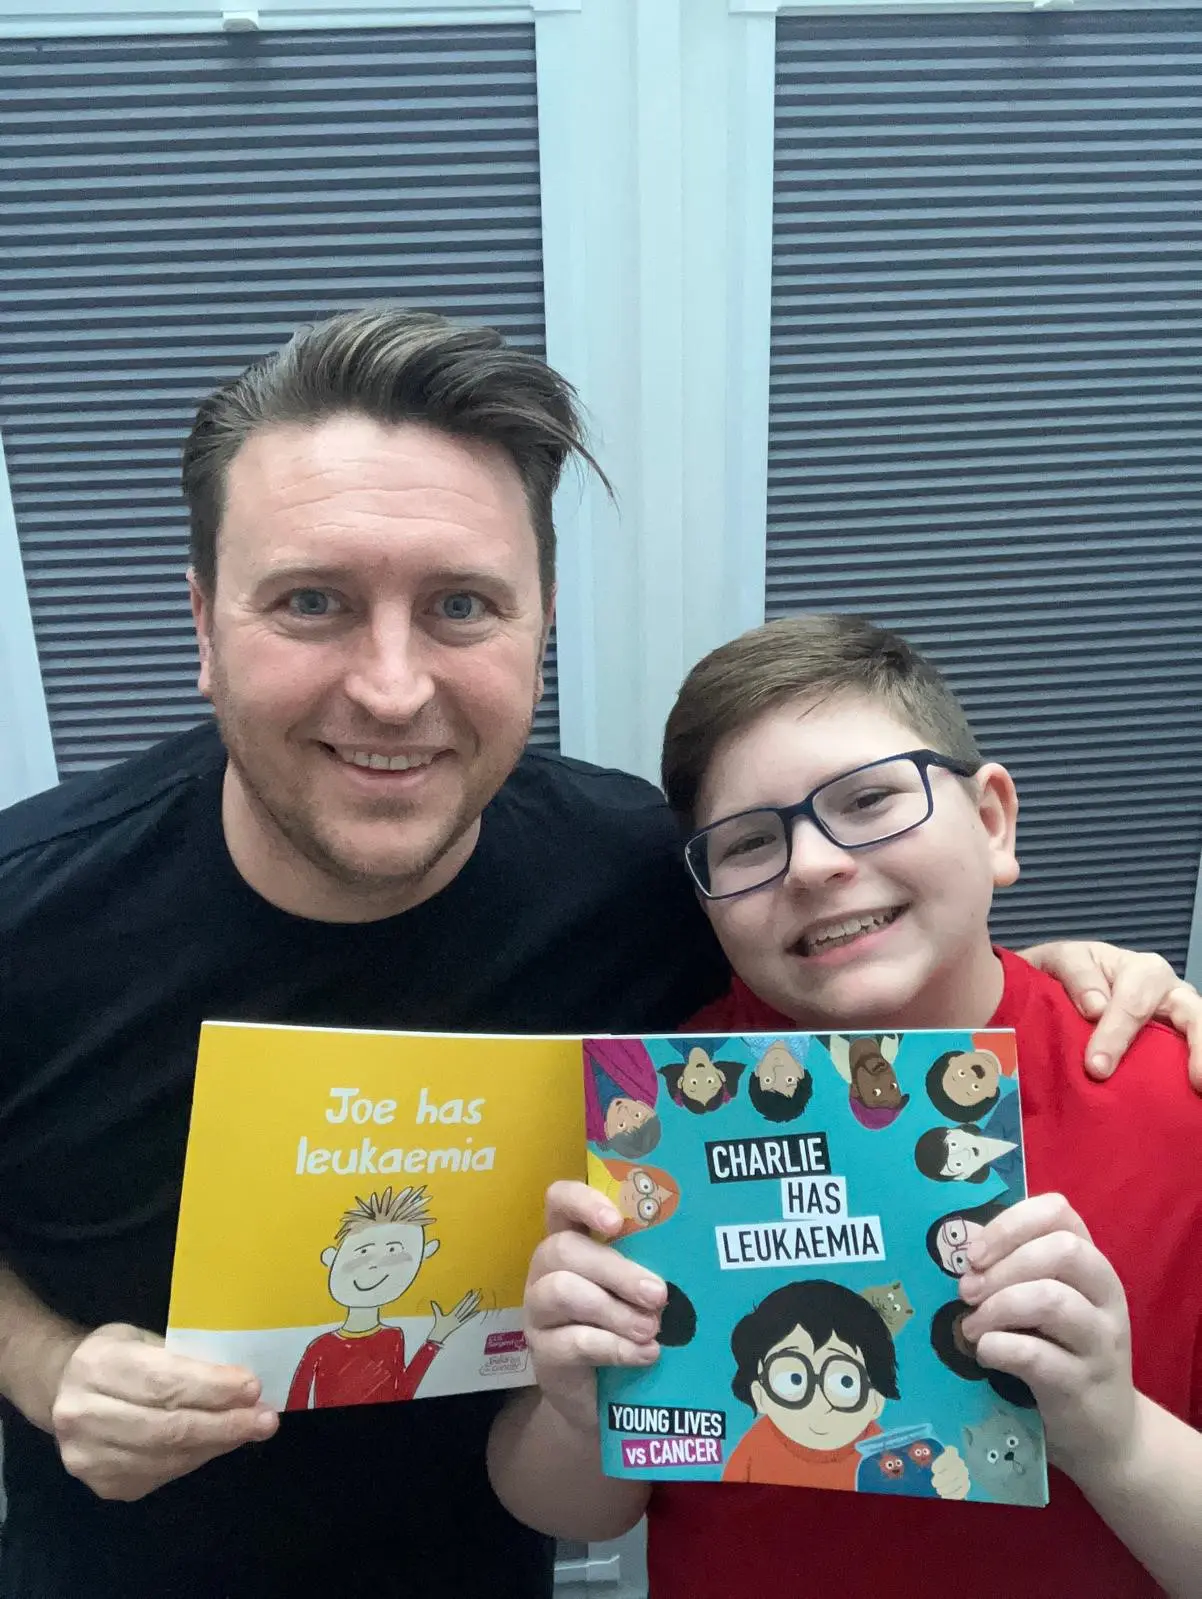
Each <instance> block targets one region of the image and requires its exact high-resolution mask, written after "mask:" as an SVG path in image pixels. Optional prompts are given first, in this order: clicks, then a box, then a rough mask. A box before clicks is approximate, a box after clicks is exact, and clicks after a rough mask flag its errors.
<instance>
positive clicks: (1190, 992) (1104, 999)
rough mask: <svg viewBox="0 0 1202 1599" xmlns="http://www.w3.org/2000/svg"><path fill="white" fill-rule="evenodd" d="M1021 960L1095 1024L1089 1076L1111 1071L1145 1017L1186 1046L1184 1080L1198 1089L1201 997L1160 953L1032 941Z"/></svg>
mask: <svg viewBox="0 0 1202 1599" xmlns="http://www.w3.org/2000/svg"><path fill="white" fill-rule="evenodd" d="M1022 955H1023V957H1024V959H1026V960H1029V961H1030V962H1031V964H1032V965H1033V966H1038V967H1039V968H1040V970H1041V971H1045V972H1047V973H1048V975H1049V976H1051V977H1054V978H1055V979H1056V980H1057V982H1059V983H1063V985H1064V987H1065V989H1066V991H1067V993H1068V996H1069V998H1070V999H1071V1000H1072V1002H1073V1004H1074V1005H1075V1006H1076V1007H1077V1009H1078V1010H1079V1011H1080V1012H1081V1014H1082V1016H1084V1017H1086V1018H1087V1019H1088V1020H1090V1021H1096V1022H1097V1024H1098V1025H1097V1026H1096V1027H1095V1028H1094V1030H1093V1034H1092V1036H1091V1038H1090V1040H1089V1043H1088V1044H1087V1045H1086V1048H1085V1069H1086V1071H1087V1072H1088V1073H1089V1075H1090V1076H1091V1077H1098V1078H1105V1077H1109V1076H1111V1075H1112V1073H1113V1072H1114V1069H1115V1066H1116V1065H1117V1064H1118V1062H1119V1061H1120V1060H1121V1059H1122V1057H1123V1055H1124V1054H1125V1053H1126V1051H1127V1050H1128V1049H1129V1048H1130V1047H1131V1042H1132V1040H1133V1039H1134V1038H1135V1035H1136V1034H1137V1033H1138V1032H1139V1030H1140V1028H1141V1027H1142V1026H1143V1025H1144V1024H1145V1022H1149V1021H1153V1020H1155V1021H1159V1022H1164V1023H1166V1024H1167V1025H1168V1026H1169V1027H1172V1028H1174V1029H1175V1031H1177V1032H1179V1033H1181V1034H1182V1036H1183V1037H1184V1038H1185V1040H1186V1042H1187V1043H1188V1045H1189V1056H1190V1058H1189V1075H1190V1082H1191V1083H1192V1084H1193V1085H1194V1087H1195V1088H1196V1089H1197V1090H1198V1092H1199V1093H1202V997H1200V996H1199V994H1198V990H1197V989H1196V988H1195V987H1194V985H1193V984H1192V983H1186V982H1183V981H1182V979H1181V978H1180V977H1178V976H1177V973H1176V972H1175V971H1174V970H1173V968H1172V967H1171V966H1170V965H1169V963H1168V961H1167V960H1165V959H1164V957H1163V956H1162V955H1152V954H1148V953H1146V952H1145V953H1139V952H1137V951H1135V950H1130V949H1118V948H1117V947H1116V946H1115V945H1114V944H1103V943H1098V942H1090V943H1083V942H1073V943H1070V942H1068V941H1064V942H1058V943H1055V944H1038V945H1036V946H1035V948H1034V949H1025V950H1023V951H1022Z"/></svg>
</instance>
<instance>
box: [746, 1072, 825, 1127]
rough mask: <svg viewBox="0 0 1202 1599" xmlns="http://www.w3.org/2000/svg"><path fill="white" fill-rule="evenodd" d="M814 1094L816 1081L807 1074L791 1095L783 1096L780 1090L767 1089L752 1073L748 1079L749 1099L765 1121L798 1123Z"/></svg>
mask: <svg viewBox="0 0 1202 1599" xmlns="http://www.w3.org/2000/svg"><path fill="white" fill-rule="evenodd" d="M813 1092H814V1079H813V1078H812V1077H811V1076H810V1074H809V1072H805V1073H804V1074H803V1076H802V1077H801V1079H800V1081H799V1082H798V1084H797V1087H796V1088H795V1089H794V1090H793V1092H792V1093H791V1094H782V1093H781V1092H780V1090H779V1089H778V1088H765V1087H764V1085H763V1083H761V1082H760V1080H759V1078H758V1077H757V1076H756V1075H755V1073H754V1072H752V1074H751V1076H750V1077H749V1078H748V1079H747V1097H748V1099H749V1100H750V1101H751V1103H752V1104H753V1105H754V1106H755V1108H756V1110H758V1111H759V1113H760V1115H761V1116H762V1117H763V1118H764V1119H765V1121H770V1122H792V1121H796V1120H797V1118H798V1117H799V1116H800V1115H801V1113H802V1111H803V1110H804V1109H805V1108H806V1106H807V1105H808V1104H809V1103H810V1095H811V1094H812V1093H813Z"/></svg>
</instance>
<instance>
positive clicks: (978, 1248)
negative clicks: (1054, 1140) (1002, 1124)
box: [960, 1194, 1138, 1481]
mask: <svg viewBox="0 0 1202 1599" xmlns="http://www.w3.org/2000/svg"><path fill="white" fill-rule="evenodd" d="M968 1258H969V1261H970V1263H971V1267H972V1269H971V1270H970V1271H969V1272H967V1273H966V1274H965V1276H963V1277H961V1279H960V1297H961V1298H962V1299H964V1300H966V1301H967V1302H968V1303H969V1304H970V1305H973V1306H975V1307H976V1308H975V1309H974V1310H973V1312H972V1314H971V1315H969V1316H966V1317H965V1318H964V1320H963V1322H961V1324H960V1325H961V1327H962V1328H963V1331H964V1333H965V1336H966V1337H968V1338H971V1339H973V1340H974V1342H975V1343H976V1352H977V1359H978V1360H979V1361H980V1362H981V1364H982V1365H983V1366H992V1367H994V1368H995V1369H996V1370H998V1371H1008V1372H1010V1373H1011V1374H1012V1375H1013V1376H1015V1377H1020V1378H1021V1379H1022V1380H1023V1382H1025V1383H1026V1384H1027V1386H1028V1387H1029V1388H1030V1389H1031V1391H1032V1393H1033V1394H1034V1395H1035V1399H1036V1402H1037V1403H1038V1405H1039V1413H1040V1415H1041V1416H1042V1417H1043V1423H1044V1427H1045V1429H1046V1431H1047V1437H1048V1454H1049V1457H1050V1458H1051V1459H1052V1460H1053V1461H1054V1462H1055V1464H1056V1465H1058V1466H1060V1467H1062V1468H1063V1470H1065V1471H1067V1472H1068V1473H1069V1475H1070V1476H1073V1477H1076V1478H1077V1479H1078V1481H1080V1480H1081V1478H1082V1476H1083V1475H1087V1476H1089V1477H1092V1478H1097V1477H1098V1475H1099V1474H1104V1473H1106V1472H1107V1471H1109V1470H1110V1469H1112V1468H1113V1467H1116V1466H1121V1463H1122V1462H1123V1461H1124V1460H1125V1459H1126V1458H1127V1457H1128V1456H1129V1455H1130V1452H1131V1448H1132V1439H1133V1437H1134V1433H1135V1427H1136V1412H1137V1402H1138V1395H1137V1393H1136V1390H1135V1387H1134V1384H1133V1382H1132V1378H1131V1328H1130V1324H1129V1322H1128V1319H1127V1296H1126V1294H1125V1293H1124V1292H1123V1285H1122V1283H1121V1282H1120V1281H1119V1279H1118V1277H1117V1275H1116V1273H1115V1270H1114V1267H1113V1266H1112V1265H1111V1264H1110V1262H1109V1261H1108V1260H1107V1259H1106V1257H1105V1256H1104V1255H1103V1254H1102V1253H1101V1251H1100V1250H1099V1249H1098V1248H1097V1247H1096V1246H1095V1245H1094V1243H1093V1241H1092V1239H1091V1238H1090V1236H1089V1230H1088V1229H1087V1227H1086V1226H1085V1223H1084V1222H1083V1221H1082V1220H1081V1218H1080V1216H1078V1215H1077V1213H1076V1211H1074V1210H1073V1209H1072V1207H1071V1206H1070V1205H1069V1203H1068V1201H1067V1200H1066V1199H1064V1198H1063V1197H1062V1196H1061V1195H1060V1194H1040V1195H1039V1196H1038V1197H1037V1198H1035V1199H1024V1200H1021V1201H1020V1202H1019V1203H1018V1204H1017V1205H1014V1206H1012V1207H1011V1208H1010V1209H1009V1210H1005V1211H1003V1212H1002V1214H1001V1215H1000V1216H995V1217H994V1219H993V1220H992V1221H991V1222H990V1223H989V1225H988V1226H987V1227H986V1228H985V1230H984V1232H983V1233H982V1234H981V1235H980V1236H979V1237H978V1238H976V1239H975V1240H974V1241H973V1242H972V1243H971V1244H970V1245H969V1246H968Z"/></svg>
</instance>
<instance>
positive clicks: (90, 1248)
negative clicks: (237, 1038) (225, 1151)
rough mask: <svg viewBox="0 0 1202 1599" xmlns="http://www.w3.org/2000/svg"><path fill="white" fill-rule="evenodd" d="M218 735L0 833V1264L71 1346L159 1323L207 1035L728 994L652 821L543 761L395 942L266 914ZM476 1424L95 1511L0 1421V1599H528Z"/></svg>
mask: <svg viewBox="0 0 1202 1599" xmlns="http://www.w3.org/2000/svg"><path fill="white" fill-rule="evenodd" d="M223 769H224V753H223V751H222V748H221V745H220V742H219V740H218V737H217V734H216V731H215V729H214V728H213V727H212V726H211V725H205V726H203V727H201V728H198V729H196V730H194V731H193V732H190V733H187V734H184V735H182V736H180V737H178V738H174V739H171V740H168V741H167V742H166V743H164V744H161V745H159V746H157V747H156V748H155V749H153V750H151V751H149V752H148V753H147V754H146V755H143V756H139V757H137V758H136V759H135V760H133V761H131V762H128V763H126V764H125V765H123V766H121V767H118V768H114V769H112V770H110V771H108V772H105V773H102V774H100V775H99V776H97V777H95V778H88V779H86V780H83V781H80V782H75V783H69V784H65V785H63V786H62V787H61V788H59V789H56V790H53V791H52V792H51V793H49V794H46V795H41V796H38V797H37V798H35V799H32V800H28V801H26V802H24V803H23V804H21V805H18V806H15V807H13V808H12V809H11V810H9V811H7V812H5V813H4V814H3V815H2V816H0V1254H2V1255H3V1256H4V1257H5V1258H6V1259H7V1260H8V1262H9V1263H10V1264H11V1265H12V1267H13V1268H14V1269H15V1270H16V1271H17V1272H18V1273H19V1274H20V1275H21V1276H22V1277H23V1278H24V1280H25V1281H26V1282H27V1283H28V1284H29V1285H30V1287H31V1288H32V1289H33V1290H34V1291H35V1292H36V1293H37V1294H38V1295H40V1297H41V1298H42V1299H43V1300H44V1301H45V1302H46V1303H47V1304H48V1305H50V1306H51V1307H52V1308H53V1309H54V1310H56V1311H59V1312H60V1313H61V1314H63V1315H65V1316H68V1317H71V1318H72V1319H74V1320H76V1321H78V1322H80V1323H82V1324H84V1325H86V1326H98V1325H100V1324H102V1323H104V1322H109V1321H125V1322H132V1323H134V1324H135V1325H137V1326H141V1327H147V1328H152V1329H156V1330H161V1329H162V1328H163V1327H164V1326H165V1324H166V1316H167V1301H168V1292H169V1284H170V1275H171V1258H172V1250H173V1245H174V1237H175V1227H176V1219H177V1211H178V1202H179V1191H180V1179H181V1173H182V1169H183V1156H184V1146H185V1140H186V1136H187V1126H188V1114H189V1105H190V1099H191V1090H192V1078H193V1068H194V1063H195V1051H196V1044H197V1036H198V1030H199V1027H200V1023H201V1021H202V1020H203V1019H204V1018H206V1017H217V1018H223V1019H228V1020H240V1019H246V1020H253V1021H279V1022H292V1023H311V1024H319V1025H320V1024H325V1025H334V1026H355V1027H368V1028H370V1027H382V1028H388V1027H396V1028H418V1029H420V1028H430V1029H437V1030H454V1031H466V1032H471V1031H478V1032H587V1031H596V1032H606V1031H636V1030H642V1029H653V1028H661V1027H663V1028H667V1027H671V1026H673V1025H674V1024H676V1023H678V1022H679V1021H681V1020H682V1019H683V1018H684V1017H686V1016H688V1015H689V1014H690V1013H691V1012H692V1011H694V1010H695V1009H696V1008H697V1007H698V1006H699V1005H701V1004H702V1003H704V1002H705V1001H706V1000H708V999H710V998H712V997H713V996H714V994H715V993H716V992H717V991H718V990H719V988H720V987H721V985H722V983H723V982H724V980H725V969H724V967H723V965H722V962H721V958H720V955H719V953H718V951H717V948H716V945H715V944H714V943H713V940H712V938H711V937H710V934H709V930H708V927H707V925H706V923H705V921H704V918H703V917H702V916H701V914H700V912H699V910H698V908H697V905H696V902H695V900H694V897H693V895H692V893H691V891H690V889H689V887H688V883H687V879H686V877H685V874H684V872H683V869H682V867H681V866H680V864H679V848H678V843H677V838H676V834H675V829H674V825H673V823H672V821H671V819H670V817H669V816H668V814H667V812H666V810H665V809H664V807H663V804H662V802H661V800H660V798H659V795H658V794H657V793H656V791H655V790H654V789H653V788H652V787H651V786H650V785H649V784H646V783H643V782H641V781H639V780H638V779H636V778H632V777H629V776H627V775H626V774H624V773H620V772H610V771H603V770H600V769H598V768H596V767H591V766H587V765H585V764H583V763H580V762H575V761H570V760H565V759H562V758H560V757H558V756H554V755H549V754H544V753H540V752H538V751H534V750H532V751H530V752H528V753H527V755H526V756H525V757H524V758H523V760H522V762H521V764H520V765H519V767H518V769H517V771H516V772H515V773H514V774H513V776H512V777H511V778H510V780H509V781H508V782H507V783H506V785H505V787H504V788H503V789H502V790H501V792H500V794H498V795H497V797H496V799H494V801H493V802H492V804H491V805H490V806H489V807H488V809H487V810H486V811H485V813H484V817H483V821H482V827H481V833H480V840H479V844H478V845H477V848H476V850H475V851H474V853H473V855H472V856H471V858H470V860H469V861H468V863H467V864H466V866H465V867H464V868H463V870H462V871H461V872H460V873H459V875H458V876H457V877H456V878H455V879H454V881H453V882H451V883H450V884H449V886H448V887H447V888H445V889H444V890H443V891H442V892H441V893H439V894H437V895H436V896H435V897H434V898H433V899H430V900H428V901H427V902H426V903H424V904H422V905H419V906H417V907H416V908H414V909H413V910H410V911H407V912H405V913H404V914H403V915H401V916H397V917H392V918H390V919H388V920H386V921H380V922H372V923H367V924H352V925H345V924H331V923H325V922H314V921H308V920H305V919H303V918H300V917H296V916H290V915H288V914H286V913H285V912H283V911H280V910H278V909H276V908H275V907H274V906H272V905H270V904H268V903H267V902H266V901H265V900H263V899H261V898H260V897H259V896H258V895H257V894H255V893H254V892H253V891H252V890H251V889H250V888H249V887H248V886H247V884H246V883H245V882H244V881H243V879H242V878H241V876H240V875H239V874H238V872H237V871H236V870H235V868H234V866H233V863H232V862H231V860H230V857H229V854H228V851H227V849H226V846H225V841H224V836H223V834H222V830H221V821H220V796H221V783H222V773H223ZM498 1402H499V1401H498V1400H497V1399H496V1398H495V1397H494V1396H487V1395H478V1396H468V1397H464V1398H453V1399H429V1400H419V1401H417V1402H415V1403H411V1404H406V1405H370V1406H359V1407H355V1408H353V1409H347V1410H337V1411H325V1412H322V1411H315V1412H309V1413H304V1414H295V1415H285V1416H284V1417H283V1418H282V1420H281V1427H280V1431H279V1434H278V1435H277V1436H276V1437H275V1438H274V1439H272V1440H271V1441H270V1442H268V1443H266V1444H262V1445H257V1446H250V1447H248V1448H244V1449H241V1450H238V1451H236V1452H235V1453H233V1454H231V1455H228V1456H226V1457H225V1458H224V1459H221V1460H217V1461H214V1462H212V1463H210V1464H209V1465H208V1466H205V1467H204V1468H202V1469H201V1470H200V1471H197V1472H195V1473H193V1474H192V1475H190V1476H188V1477H185V1478H182V1479H181V1480H179V1481H178V1482H175V1483H172V1484H170V1485H168V1486H167V1487H165V1488H162V1489H160V1490H159V1491H158V1492H156V1493H154V1494H151V1495H149V1496H148V1497H147V1498H145V1499H143V1500H140V1501H138V1502H136V1503H133V1504H120V1503H112V1502H103V1501H101V1500H99V1499H97V1498H96V1497H95V1496H94V1495H93V1494H92V1493H91V1492H90V1490H89V1489H87V1488H85V1487H84V1486H83V1485H82V1484H81V1483H79V1482H77V1481H75V1480H74V1479H73V1478H71V1477H70V1476H69V1475H68V1474H67V1473H66V1471H65V1470H64V1468H63V1466H62V1464H61V1462H60V1460H59V1458H58V1453H57V1450H56V1447H55V1445H54V1442H53V1440H52V1439H50V1438H49V1437H47V1436H46V1435H44V1434H42V1433H41V1432H39V1431H38V1430H37V1429H35V1428H33V1427H31V1426H30V1425H29V1424H28V1423H27V1422H26V1421H25V1420H24V1419H23V1418H22V1417H21V1416H19V1415H18V1414H16V1413H15V1412H13V1411H12V1409H11V1408H10V1407H5V1408H4V1411H3V1419H4V1432H5V1446H6V1457H7V1458H6V1461H5V1478H6V1485H7V1489H8V1497H9V1511H8V1521H7V1525H6V1528H5V1532H4V1538H3V1553H2V1555H0V1594H2V1595H6V1596H13V1599H17V1596H19V1599H66V1596H68V1595H69V1596H71V1599H134V1596H139V1599H140V1596H142V1595H145V1596H147V1599H151V1596H153V1599H160V1596H162V1599H167V1596H169V1595H171V1596H174V1595H180V1596H189V1599H191V1596H196V1599H227V1596H228V1599H235V1596H236V1599H272V1596H274V1595H277V1594H279V1595H284V1594H288V1595H308V1594H313V1595H318V1594H320V1595H322V1596H323V1599H324V1596H325V1595H326V1594H327V1593H333V1592H338V1591H350V1590H352V1589H353V1590H354V1591H356V1592H362V1593H365V1594H372V1595H373V1596H379V1599H387V1596H392V1595H398V1596H399V1595H404V1596H406V1599H408V1596H413V1599H426V1596H437V1599H475V1596H480V1599H484V1596H488V1599H506V1596H510V1595H512V1596H513V1599H534V1596H538V1595H541V1594H544V1593H546V1592H548V1591H549V1581H550V1579H549V1572H550V1550H549V1546H548V1544H547V1542H546V1540H544V1539H542V1538H540V1537H538V1536H537V1535H536V1534H534V1533H531V1532H528V1531H527V1530H526V1529H524V1528H521V1527H519V1526H518V1524H517V1523H516V1522H515V1521H513V1520H512V1519H511V1518H510V1517H509V1516H508V1515H507V1514H506V1513H505V1512H504V1511H503V1510H502V1509H501V1507H500V1505H499V1504H498V1502H497V1501H496V1499H495V1498H494V1496H493V1494H492V1492H491V1490H490V1489H489V1487H488V1483H487V1479H486V1476H485V1470H484V1445H485V1438H486V1435H487V1430H488V1424H489V1421H490V1419H491V1417H492V1414H493V1413H494V1411H495V1408H496V1405H497V1403H498Z"/></svg>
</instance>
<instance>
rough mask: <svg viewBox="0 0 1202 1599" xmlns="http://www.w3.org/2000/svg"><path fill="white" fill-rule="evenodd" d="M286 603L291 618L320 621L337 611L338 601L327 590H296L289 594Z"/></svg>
mask: <svg viewBox="0 0 1202 1599" xmlns="http://www.w3.org/2000/svg"><path fill="white" fill-rule="evenodd" d="M287 603H288V609H289V611H290V612H291V613H292V615H293V616H302V617H305V618H306V619H310V618H311V619H317V620H320V619H321V618H322V617H326V616H334V615H336V614H337V611H338V599H337V597H336V596H335V595H333V594H331V593H330V591H329V590H328V589H297V590H296V591H295V593H292V594H289V596H288V601H287Z"/></svg>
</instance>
